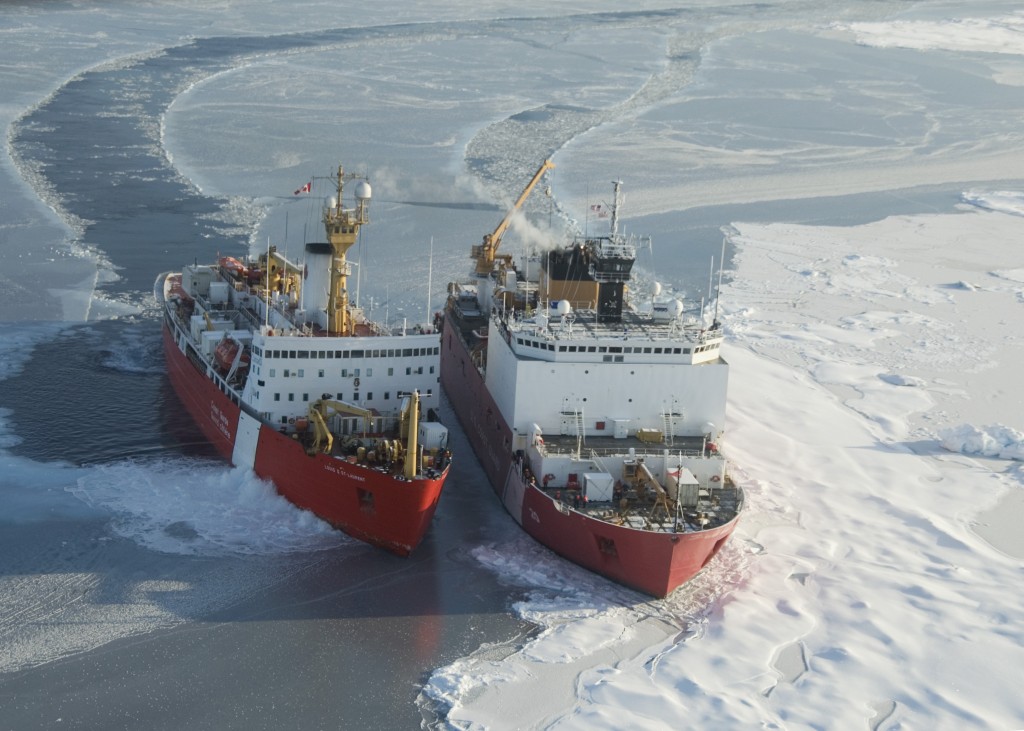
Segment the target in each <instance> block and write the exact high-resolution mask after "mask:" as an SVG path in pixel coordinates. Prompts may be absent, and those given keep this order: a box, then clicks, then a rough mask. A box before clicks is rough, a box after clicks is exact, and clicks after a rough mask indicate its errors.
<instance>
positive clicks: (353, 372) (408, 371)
mask: <svg viewBox="0 0 1024 731" xmlns="http://www.w3.org/2000/svg"><path fill="white" fill-rule="evenodd" d="M365 370H366V377H367V378H370V377H371V376H373V368H367V369H365ZM362 371H363V369H362V368H351V369H350V368H342V369H341V377H342V378H348V377H349V376H354V377H355V378H359V377H360V376H361V375H362ZM255 372H256V375H259V373H260V371H259V369H258V368H257V369H256V371H255ZM427 372H428V373H433V372H434V366H428V367H427ZM316 374H317V377H318V378H324V377H326V375H327V371H326V370H324V369H323V368H318V369H317V372H316ZM388 375H389V376H393V375H395V369H394V368H388ZM405 375H407V376H412V375H418V376H422V375H423V366H416V367H415V368H414V367H413V366H406V368H405ZM276 377H277V369H276V368H271V369H270V378H276ZM281 377H282V378H305V377H306V369H305V368H283V369H282V371H281Z"/></svg>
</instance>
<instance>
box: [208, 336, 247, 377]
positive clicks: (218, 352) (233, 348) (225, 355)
mask: <svg viewBox="0 0 1024 731" xmlns="http://www.w3.org/2000/svg"><path fill="white" fill-rule="evenodd" d="M240 347H242V346H240V345H239V344H238V343H237V342H236V341H234V340H232V339H231V338H229V337H225V338H224V339H223V340H221V341H220V342H219V343H217V347H216V348H214V349H213V362H214V363H215V364H216V365H217V370H219V371H220V372H221V373H227V372H228V371H229V370H231V364H232V363H234V362H235V357H236V356H237V355H238V349H239V348H240ZM249 360H250V358H249V353H248V352H245V351H243V352H242V358H241V360H239V362H238V370H239V371H245V370H247V369H248V368H249Z"/></svg>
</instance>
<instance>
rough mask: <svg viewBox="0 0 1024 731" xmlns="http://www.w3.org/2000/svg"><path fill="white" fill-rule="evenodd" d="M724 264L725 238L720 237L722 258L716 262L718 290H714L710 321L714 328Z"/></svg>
mask: <svg viewBox="0 0 1024 731" xmlns="http://www.w3.org/2000/svg"><path fill="white" fill-rule="evenodd" d="M724 264H725V237H724V236H723V237H722V256H721V258H719V260H718V289H716V290H715V316H714V318H713V319H712V320H711V325H712V327H714V326H715V325H716V324H717V323H718V300H720V299H721V298H722V269H723V268H724V266H723V265H724Z"/></svg>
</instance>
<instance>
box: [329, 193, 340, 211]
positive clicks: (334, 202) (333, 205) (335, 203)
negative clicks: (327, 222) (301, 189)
mask: <svg viewBox="0 0 1024 731" xmlns="http://www.w3.org/2000/svg"><path fill="white" fill-rule="evenodd" d="M327 207H328V208H337V207H338V199H337V198H335V197H334V196H333V195H332V196H330V197H329V198H328V199H327Z"/></svg>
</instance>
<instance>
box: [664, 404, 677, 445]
mask: <svg viewBox="0 0 1024 731" xmlns="http://www.w3.org/2000/svg"><path fill="white" fill-rule="evenodd" d="M673 416H674V414H673V413H672V412H671V411H670V410H668V409H663V410H662V412H661V421H662V432H661V433H662V434H664V435H665V443H666V444H667V445H668V446H670V447H671V446H672V445H673V444H674V443H675V437H676V433H675V420H674V419H673V418H672V417H673Z"/></svg>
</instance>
